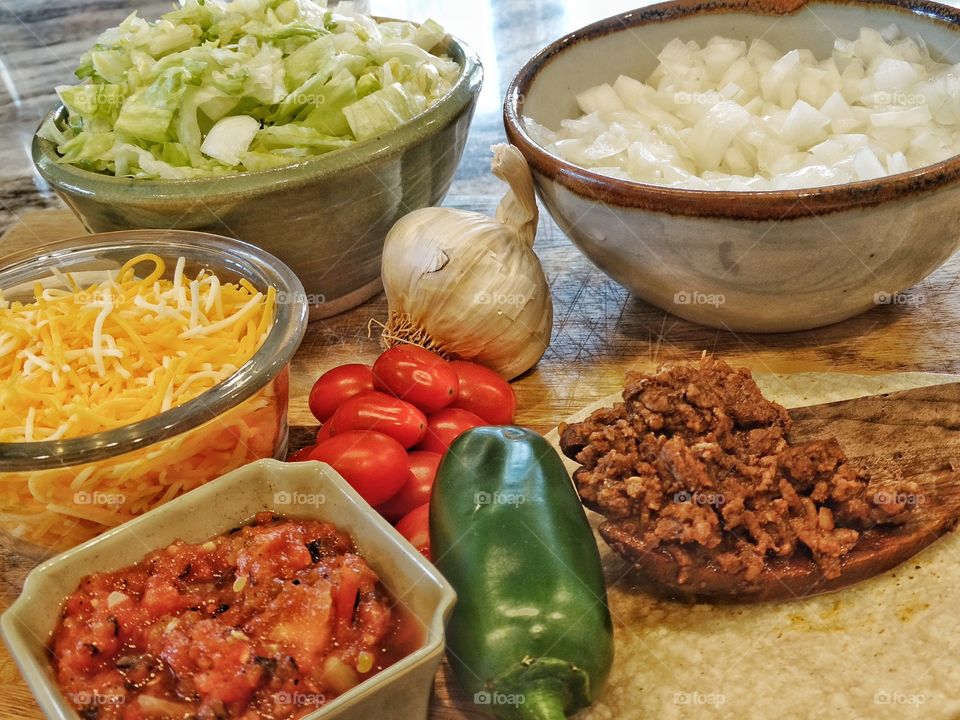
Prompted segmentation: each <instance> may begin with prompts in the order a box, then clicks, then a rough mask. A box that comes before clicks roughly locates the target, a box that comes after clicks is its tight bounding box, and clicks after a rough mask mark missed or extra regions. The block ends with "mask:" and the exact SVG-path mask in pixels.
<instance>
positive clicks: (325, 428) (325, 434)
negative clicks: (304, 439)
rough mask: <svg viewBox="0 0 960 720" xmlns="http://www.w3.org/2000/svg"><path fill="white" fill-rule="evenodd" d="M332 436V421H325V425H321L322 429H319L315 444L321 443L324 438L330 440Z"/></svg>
mask: <svg viewBox="0 0 960 720" xmlns="http://www.w3.org/2000/svg"><path fill="white" fill-rule="evenodd" d="M332 437H333V435H331V434H330V423H329V421H328V422H325V423H324V424H323V425H321V426H320V429H319V430H317V439H316V441H315V442H314V445H319V444H320V443H322V442H323V441H324V440H329V439H330V438H332Z"/></svg>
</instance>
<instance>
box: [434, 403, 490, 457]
mask: <svg viewBox="0 0 960 720" xmlns="http://www.w3.org/2000/svg"><path fill="white" fill-rule="evenodd" d="M486 424H487V423H486V422H485V421H484V419H483V418H482V417H480V416H479V415H476V414H474V413H472V412H470V411H469V410H461V409H460V408H444V409H443V410H438V411H437V412H435V413H433V415H430V416H428V417H427V434H426V437H424V438H423V442H421V443H420V444H419V445H417V450H426V451H427V452H435V453H440V454H441V455H442V454H443V453H445V452H446V451H447V448H448V447H450V443H452V442H453V441H454V440H456V439H457V438H458V437H460V434H461V433H464V432H466V431H467V430H469V429H470V428H475V427H480V426H481V425H486Z"/></svg>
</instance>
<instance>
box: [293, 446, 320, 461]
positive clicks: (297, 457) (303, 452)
mask: <svg viewBox="0 0 960 720" xmlns="http://www.w3.org/2000/svg"><path fill="white" fill-rule="evenodd" d="M315 447H316V445H307V446H306V447H303V448H300V449H299V450H297V451H296V452H295V453H291V454H290V457H288V458H287V462H303V461H304V460H309V459H310V458H309V457H308V455H310V452H311V451H312V450H313V449H314V448H315Z"/></svg>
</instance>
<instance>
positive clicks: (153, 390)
mask: <svg viewBox="0 0 960 720" xmlns="http://www.w3.org/2000/svg"><path fill="white" fill-rule="evenodd" d="M151 263H152V265H153V267H152V269H150V271H149V272H148V273H147V274H145V275H141V276H140V277H138V276H137V274H136V271H137V270H138V269H140V268H142V267H143V266H149V264H151ZM183 267H184V260H183V258H181V259H180V260H179V262H178V263H177V267H176V270H175V273H174V276H173V279H172V280H166V279H163V274H164V272H165V271H166V268H165V267H164V262H163V260H162V259H161V258H159V257H157V256H156V255H152V254H144V255H139V256H137V257H135V258H133V259H132V260H130V261H129V262H127V263H126V264H125V265H124V266H123V267H122V268H121V269H120V271H119V272H118V273H117V276H116V277H115V278H112V279H106V280H103V281H101V282H99V283H97V284H95V285H90V286H88V287H80V286H79V285H78V283H77V282H76V280H75V279H74V278H72V277H70V276H69V275H68V276H67V278H68V280H69V282H70V286H71V289H54V288H49V287H48V288H44V287H43V286H42V285H40V284H37V286H36V287H35V290H34V295H35V300H34V302H31V303H20V302H13V303H9V302H3V303H0V442H24V441H26V442H30V441H39V440H57V439H63V438H73V437H79V436H82V435H90V434H92V433H96V432H101V431H104V430H110V429H113V428H117V427H120V426H123V425H127V424H129V423H132V422H137V421H138V420H144V419H146V418H149V417H151V416H153V415H157V414H159V413H160V412H163V411H165V410H169V409H171V408H173V407H176V406H178V405H181V404H183V403H185V402H187V401H189V400H192V399H193V398H195V397H196V396H198V395H200V394H201V393H203V392H204V391H206V390H209V389H210V388H212V387H213V386H215V385H217V384H218V383H220V382H222V381H223V380H225V379H226V378H228V377H229V376H230V375H232V374H233V373H234V372H236V371H237V369H238V368H239V367H240V366H241V365H243V363H245V362H246V361H247V360H249V359H250V357H251V356H252V355H253V353H254V352H256V350H257V349H258V348H259V347H260V345H261V344H262V343H263V340H264V338H265V337H266V334H267V332H268V330H269V327H270V323H271V322H272V319H273V312H274V304H275V301H276V292H275V290H274V289H273V288H270V289H269V290H268V291H267V292H266V293H263V292H260V291H258V290H257V289H256V288H255V287H254V286H253V285H251V284H250V283H249V282H248V281H247V280H245V279H242V280H240V282H239V283H225V284H221V283H220V281H219V280H218V279H217V278H216V276H214V275H212V274H210V273H207V272H203V271H201V273H200V274H199V275H198V276H197V277H196V278H188V277H186V275H185V274H184V272H183Z"/></svg>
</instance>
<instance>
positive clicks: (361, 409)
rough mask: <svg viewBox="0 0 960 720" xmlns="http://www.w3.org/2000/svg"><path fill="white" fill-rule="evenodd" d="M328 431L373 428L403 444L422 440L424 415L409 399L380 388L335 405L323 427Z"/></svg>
mask: <svg viewBox="0 0 960 720" xmlns="http://www.w3.org/2000/svg"><path fill="white" fill-rule="evenodd" d="M327 426H329V427H330V434H331V435H339V434H340V433H342V432H346V431H348V430H376V431H377V432H382V433H383V434H384V435H389V436H390V437H392V438H393V439H394V440H396V441H397V442H398V443H400V444H401V445H403V447H405V448H409V447H413V446H414V445H416V444H417V443H418V442H420V441H421V440H423V436H424V435H425V434H426V432H427V416H426V415H424V414H423V413H422V412H420V411H419V410H417V408H415V407H414V406H413V405H411V404H410V403H408V402H406V401H404V400H401V399H400V398H395V397H393V396H392V395H387V394H386V393H382V392H362V393H360V394H359V395H354V396H353V397H352V398H349V399H348V400H347V401H346V402H344V403H343V405H341V406H340V407H338V408H337V411H336V412H335V413H334V414H333V417H331V418H330V422H328V423H327V424H326V425H324V427H327Z"/></svg>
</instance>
